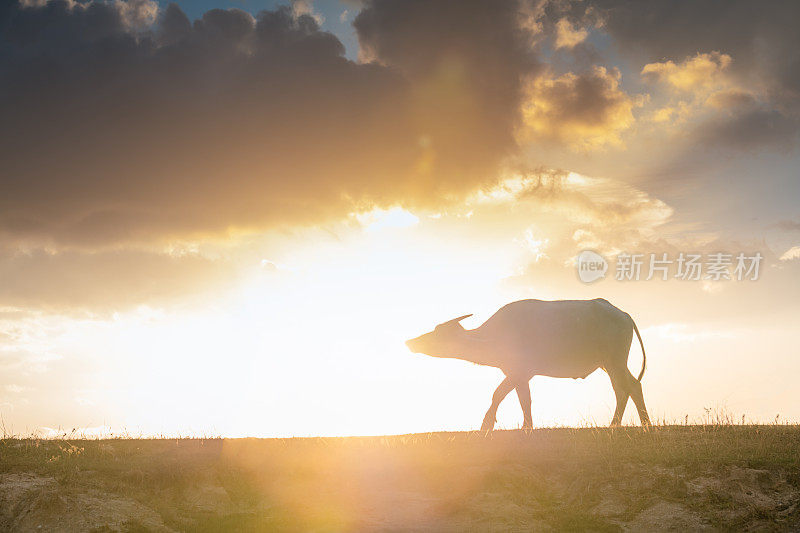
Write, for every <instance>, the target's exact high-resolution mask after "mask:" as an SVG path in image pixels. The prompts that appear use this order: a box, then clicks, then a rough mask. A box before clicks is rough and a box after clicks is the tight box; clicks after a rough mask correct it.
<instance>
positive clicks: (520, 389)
mask: <svg viewBox="0 0 800 533" xmlns="http://www.w3.org/2000/svg"><path fill="white" fill-rule="evenodd" d="M516 389H517V397H518V398H519V405H520V407H522V417H523V423H522V429H533V417H532V416H531V387H530V383H529V382H528V381H526V382H524V383H520V384H518V385H517V387H516Z"/></svg>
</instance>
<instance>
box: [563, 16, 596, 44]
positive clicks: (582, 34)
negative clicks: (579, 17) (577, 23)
mask: <svg viewBox="0 0 800 533" xmlns="http://www.w3.org/2000/svg"><path fill="white" fill-rule="evenodd" d="M588 35H589V32H588V31H586V30H585V29H583V28H575V27H574V26H573V25H572V23H570V21H569V20H568V19H566V18H562V19H561V20H559V21H558V22H557V23H556V42H555V47H556V48H574V47H575V46H577V45H579V44H580V43H582V42H583V41H585V40H586V37H588Z"/></svg>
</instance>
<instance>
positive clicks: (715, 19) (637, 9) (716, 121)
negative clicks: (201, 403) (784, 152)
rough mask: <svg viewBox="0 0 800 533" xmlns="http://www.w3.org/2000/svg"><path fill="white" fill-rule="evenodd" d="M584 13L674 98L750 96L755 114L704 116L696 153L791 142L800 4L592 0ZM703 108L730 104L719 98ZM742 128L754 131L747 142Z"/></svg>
mask: <svg viewBox="0 0 800 533" xmlns="http://www.w3.org/2000/svg"><path fill="white" fill-rule="evenodd" d="M569 5H570V6H571V9H572V11H573V12H574V13H575V14H580V13H582V12H584V11H586V10H587V6H586V5H585V4H584V3H578V2H572V3H570V4H569ZM588 7H589V8H590V9H591V11H592V14H593V17H597V18H599V20H600V21H601V26H602V30H603V31H604V32H606V33H607V34H608V35H609V36H610V38H611V39H612V40H613V42H614V44H615V48H616V49H617V50H618V51H619V52H620V53H621V54H622V55H623V56H624V57H626V58H627V59H628V60H629V61H633V62H634V63H639V64H642V65H644V67H643V71H642V72H643V74H644V75H646V76H647V77H650V78H651V79H655V80H659V81H663V82H664V83H665V84H667V85H668V86H669V87H671V88H672V89H673V90H674V91H675V92H678V93H685V92H687V91H690V90H693V89H694V90H697V89H700V90H701V91H700V92H701V93H702V94H703V100H704V101H705V98H706V97H707V96H708V95H707V94H706V93H707V92H708V91H710V90H711V89H714V88H715V87H718V88H719V89H720V90H728V91H729V90H739V91H740V93H739V96H742V94H743V93H750V94H751V95H753V96H754V99H755V100H757V101H758V106H759V109H758V110H752V109H750V108H751V107H752V106H751V105H750V104H749V103H748V102H744V101H743V100H741V99H740V100H739V103H744V104H746V105H744V106H743V108H744V109H742V110H741V111H740V112H738V113H734V114H735V115H736V116H732V117H729V118H723V119H720V118H719V117H713V116H712V117H711V118H712V121H711V123H710V124H709V125H707V126H706V127H704V128H703V129H702V131H701V132H699V135H700V136H702V137H703V139H702V143H703V145H704V146H705V145H707V144H716V145H718V146H725V147H728V148H732V149H734V150H735V149H740V148H741V147H742V146H749V147H751V148H779V149H784V148H785V147H786V146H787V145H794V144H795V143H796V141H797V131H798V129H800V120H799V119H798V117H800V34H798V32H797V31H796V28H795V24H794V23H793V21H794V20H797V18H798V17H800V4H798V3H796V2H775V3H771V4H770V5H769V7H768V8H764V6H762V5H760V4H758V3H755V2H750V1H748V0H731V1H729V2H716V1H713V0H697V1H695V0H678V1H677V2H676V1H672V0H642V1H640V2H625V1H621V0H592V1H591V2H589V6H588ZM582 18H587V17H586V16H583V17H582ZM727 96H728V97H730V96H732V94H731V93H728V94H727ZM707 103H708V104H711V105H715V104H717V105H719V104H734V103H735V101H734V100H731V99H730V98H728V99H726V98H725V95H722V94H721V95H719V96H718V97H712V98H710V99H709V100H708V101H707ZM694 111H697V109H695V110H694ZM701 118H707V117H706V116H704V117H701ZM747 127H755V128H756V130H754V131H753V132H752V135H751V136H750V137H749V139H748V134H747V130H746V128H747ZM731 129H733V130H735V132H734V133H732V134H730V133H729V132H730V131H731ZM761 134H763V135H764V137H763V138H760V137H758V136H759V135H761ZM714 136H716V137H714Z"/></svg>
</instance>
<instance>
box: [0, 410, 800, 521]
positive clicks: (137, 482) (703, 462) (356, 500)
mask: <svg viewBox="0 0 800 533" xmlns="http://www.w3.org/2000/svg"><path fill="white" fill-rule="evenodd" d="M798 502H800V427H798V426H789V425H774V426H745V425H741V426H740V425H714V426H658V427H654V428H652V429H650V430H649V431H644V430H642V429H641V428H620V429H615V430H610V429H605V428H602V429H543V430H535V431H533V432H530V433H524V432H522V431H496V432H494V433H491V434H489V435H482V434H479V433H433V434H419V435H406V436H392V437H358V438H356V437H353V438H312V439H239V440H222V439H212V440H199V439H182V440H138V439H115V440H32V439H4V440H2V441H0V529H3V530H8V529H10V530H15V531H28V530H31V531H33V530H35V531H43V530H45V531H50V530H58V529H62V530H76V531H118V530H121V531H150V530H152V531H167V530H179V531H273V530H287V531H297V530H304V531H306V530H312V531H374V530H378V531H406V530H432V531H441V530H452V531H487V530H488V531H491V530H495V531H508V530H512V531H513V530H519V531H530V530H534V531H535V530H542V531H544V530H557V531H558V530H581V531H584V530H591V531H625V530H633V531H654V530H684V531H695V530H701V529H710V530H766V531H774V530H798V529H800V508H799V507H798Z"/></svg>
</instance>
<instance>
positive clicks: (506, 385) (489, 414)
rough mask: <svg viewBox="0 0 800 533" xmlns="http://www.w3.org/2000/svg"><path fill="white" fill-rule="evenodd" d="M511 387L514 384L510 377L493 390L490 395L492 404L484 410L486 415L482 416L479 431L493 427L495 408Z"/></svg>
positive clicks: (495, 414)
mask: <svg viewBox="0 0 800 533" xmlns="http://www.w3.org/2000/svg"><path fill="white" fill-rule="evenodd" d="M513 388H514V384H513V383H512V382H511V380H510V379H508V378H506V379H504V380H503V382H502V383H500V385H499V386H498V387H497V389H496V390H495V391H494V394H493V395H492V405H491V406H490V407H489V410H488V411H486V416H484V417H483V424H481V431H491V430H492V429H494V423H495V422H497V419H496V417H497V408H498V407H499V406H500V402H502V401H503V398H505V397H506V396H508V393H509V392H511V389H513Z"/></svg>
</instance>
